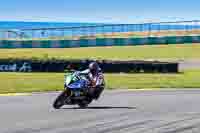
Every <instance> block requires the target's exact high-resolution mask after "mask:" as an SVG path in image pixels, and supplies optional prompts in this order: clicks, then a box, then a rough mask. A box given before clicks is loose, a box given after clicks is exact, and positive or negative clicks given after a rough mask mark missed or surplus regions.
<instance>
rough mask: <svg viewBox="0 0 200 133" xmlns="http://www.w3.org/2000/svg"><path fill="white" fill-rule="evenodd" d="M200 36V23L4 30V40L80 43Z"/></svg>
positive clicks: (1, 36) (0, 33)
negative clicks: (79, 40)
mask: <svg viewBox="0 0 200 133" xmlns="http://www.w3.org/2000/svg"><path fill="white" fill-rule="evenodd" d="M188 35H200V21H198V20H195V21H178V22H160V23H143V24H110V25H97V26H82V27H63V28H39V29H18V30H12V29H11V30H3V31H0V39H1V40H3V39H4V40H6V39H33V40H34V39H57V40H60V39H61V40H62V39H65V40H67V39H68V40H77V39H94V38H95V39H96V38H112V37H113V38H117V37H118V38H129V37H130V38H133V37H135V38H138V37H158V36H188Z"/></svg>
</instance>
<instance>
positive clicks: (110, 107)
mask: <svg viewBox="0 0 200 133" xmlns="http://www.w3.org/2000/svg"><path fill="white" fill-rule="evenodd" d="M61 109H94V110H99V109H136V107H113V106H93V107H86V108H79V107H73V108H61Z"/></svg>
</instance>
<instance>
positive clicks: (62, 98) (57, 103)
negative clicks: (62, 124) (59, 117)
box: [53, 90, 68, 109]
mask: <svg viewBox="0 0 200 133" xmlns="http://www.w3.org/2000/svg"><path fill="white" fill-rule="evenodd" d="M67 97H68V95H67V91H66V90H65V91H63V92H62V93H60V95H59V96H58V97H57V98H56V100H55V101H54V103H53V107H54V108H55V109H60V108H61V107H62V106H63V105H64V104H65V100H66V99H67Z"/></svg>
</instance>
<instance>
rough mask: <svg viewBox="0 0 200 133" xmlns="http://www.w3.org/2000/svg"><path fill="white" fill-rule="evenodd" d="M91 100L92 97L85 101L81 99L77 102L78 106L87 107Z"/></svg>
mask: <svg viewBox="0 0 200 133" xmlns="http://www.w3.org/2000/svg"><path fill="white" fill-rule="evenodd" d="M91 102H92V99H88V100H87V101H81V102H79V103H78V106H79V107H80V108H87V107H88V105H89V104H90V103H91Z"/></svg>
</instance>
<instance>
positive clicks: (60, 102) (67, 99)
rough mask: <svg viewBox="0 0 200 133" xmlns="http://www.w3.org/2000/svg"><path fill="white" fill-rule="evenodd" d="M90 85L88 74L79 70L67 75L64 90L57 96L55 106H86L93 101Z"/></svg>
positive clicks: (57, 107)
mask: <svg viewBox="0 0 200 133" xmlns="http://www.w3.org/2000/svg"><path fill="white" fill-rule="evenodd" d="M89 87H90V83H89V80H88V78H87V76H86V75H81V74H79V73H78V72H74V73H71V74H69V75H65V80H64V91H62V92H61V93H60V95H59V96H58V97H57V98H56V100H55V101H54V103H53V107H54V108H55V109H59V108H61V107H62V106H64V105H78V106H79V107H80V108H86V107H87V106H88V105H89V104H90V103H91V102H92V101H93V98H91V97H90V96H89V95H88V90H89Z"/></svg>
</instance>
